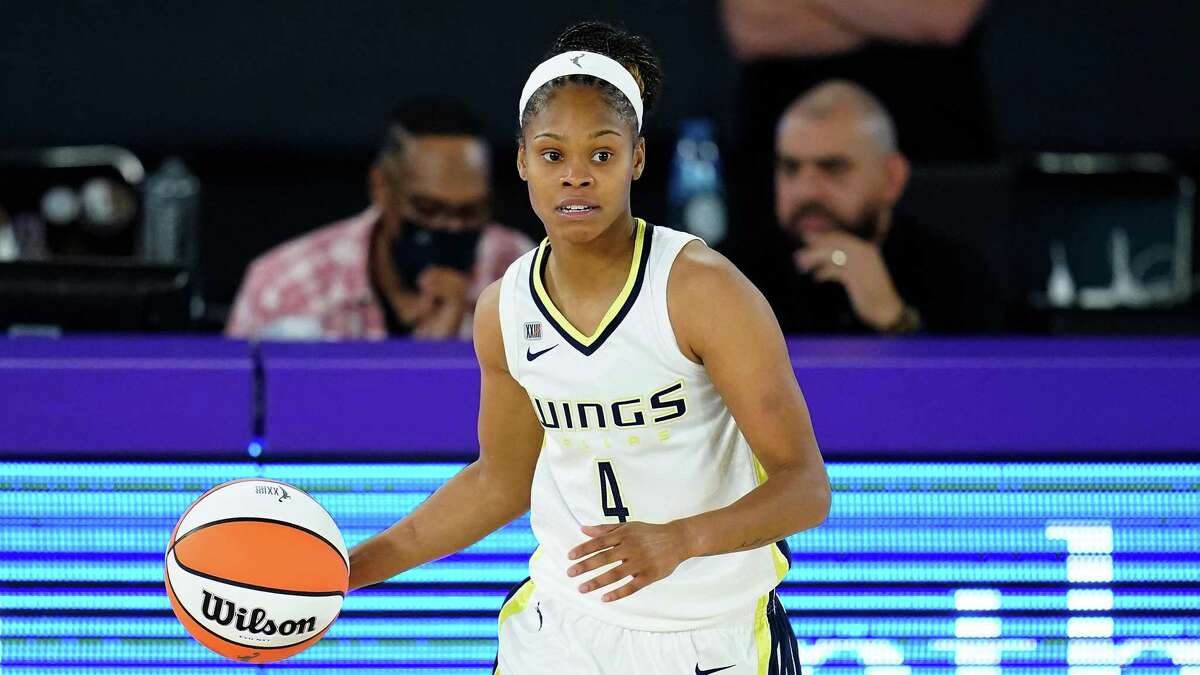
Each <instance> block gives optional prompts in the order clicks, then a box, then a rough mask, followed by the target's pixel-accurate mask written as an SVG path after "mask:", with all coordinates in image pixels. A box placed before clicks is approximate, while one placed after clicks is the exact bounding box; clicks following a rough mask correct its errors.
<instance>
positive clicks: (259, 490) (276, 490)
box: [254, 485, 292, 501]
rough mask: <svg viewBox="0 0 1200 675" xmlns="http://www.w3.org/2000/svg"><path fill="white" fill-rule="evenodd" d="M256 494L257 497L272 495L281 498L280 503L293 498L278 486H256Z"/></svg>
mask: <svg viewBox="0 0 1200 675" xmlns="http://www.w3.org/2000/svg"><path fill="white" fill-rule="evenodd" d="M254 494H256V495H271V496H272V497H279V501H283V500H285V499H291V498H292V497H291V495H289V494H288V493H287V490H284V489H283V488H282V487H280V486H278V485H255V486H254Z"/></svg>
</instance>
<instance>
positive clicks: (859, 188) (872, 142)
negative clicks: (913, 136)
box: [745, 80, 989, 334]
mask: <svg viewBox="0 0 1200 675" xmlns="http://www.w3.org/2000/svg"><path fill="white" fill-rule="evenodd" d="M909 175H910V167H909V162H908V160H907V159H906V158H905V157H904V155H902V154H901V153H900V152H899V150H898V148H897V143H896V130H895V128H894V126H893V123H892V120H891V118H890V116H889V115H888V113H887V111H886V110H885V109H884V108H883V106H882V105H881V104H880V103H879V101H878V100H877V99H876V98H875V97H874V96H872V95H871V94H870V93H869V92H867V91H866V90H865V89H863V88H862V87H859V86H858V85H855V84H853V83H851V82H848V81H840V80H834V81H828V82H825V83H822V84H820V85H818V86H816V87H814V88H813V89H811V90H809V91H808V92H805V93H804V94H802V95H801V96H800V97H798V98H797V99H796V100H795V101H793V102H792V104H791V105H789V106H788V108H787V109H786V110H785V111H784V113H783V115H782V116H781V117H780V119H779V121H778V124H777V126H776V134H775V180H774V183H775V216H776V219H777V221H778V223H777V224H778V227H777V228H772V229H771V231H770V232H768V233H766V237H765V240H764V239H759V240H758V241H757V242H756V246H755V248H756V251H754V254H755V256H756V258H757V260H756V261H755V262H750V263H748V264H747V265H745V267H746V269H747V273H748V274H749V275H750V276H751V277H752V278H754V280H755V282H756V283H757V284H758V285H759V287H760V288H761V289H762V290H763V291H764V293H765V294H766V295H767V297H768V299H769V300H770V301H771V304H772V306H773V307H774V308H775V312H776V314H777V316H778V318H779V322H780V325H781V326H782V328H783V330H784V332H787V333H850V334H862V333H868V334H869V333H877V334H907V333H917V332H924V331H929V332H937V333H956V332H966V331H971V330H974V329H975V327H973V326H971V325H970V321H969V320H968V319H966V318H965V317H966V316H968V315H969V314H970V312H967V311H965V308H966V306H967V305H966V303H969V302H987V301H989V300H988V298H981V297H969V296H968V295H967V294H968V293H969V291H967V286H968V284H966V283H964V281H963V280H964V279H966V278H967V276H968V275H966V274H965V273H964V270H963V269H962V264H963V260H962V257H961V255H960V254H959V253H957V252H956V251H955V250H954V248H953V247H952V246H950V245H948V244H947V243H945V242H942V241H938V240H937V239H935V238H933V237H931V236H929V235H928V234H927V233H926V232H924V231H923V230H921V229H920V228H919V227H917V226H916V224H915V223H913V222H911V221H907V220H905V219H903V218H900V217H898V216H897V215H896V213H895V206H896V203H897V202H898V201H899V200H900V197H901V196H902V195H903V194H904V190H905V187H906V186H907V184H908V179H909Z"/></svg>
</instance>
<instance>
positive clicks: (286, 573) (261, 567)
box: [165, 478, 350, 663]
mask: <svg viewBox="0 0 1200 675" xmlns="http://www.w3.org/2000/svg"><path fill="white" fill-rule="evenodd" d="M349 569H350V563H349V556H348V555H347V553H346V545H345V543H344V542H343V541H342V534H341V532H340V531H338V527H337V524H336V523H334V521H333V518H332V517H331V516H330V515H329V513H328V512H326V511H325V509H324V508H322V507H321V505H320V504H318V503H317V501H316V500H314V499H313V498H312V497H310V496H308V495H307V494H305V493H304V492H303V491H301V490H300V489H298V488H296V487H293V486H291V485H288V484H286V483H280V482H279V481H274V480H270V479H264V478H250V479H242V480H235V481H231V482H228V483H222V484H221V485H218V486H216V487H214V488H213V489H211V490H209V491H208V492H206V493H204V494H203V495H202V496H201V497H200V498H199V499H197V500H196V501H195V502H193V503H192V505H191V506H190V507H188V509H187V511H185V512H184V514H183V517H182V518H180V519H179V523H178V524H176V526H175V530H174V531H173V532H172V533H171V541H170V544H169V545H168V546H167V558H166V571H165V577H166V585H167V595H168V596H169V597H170V599H171V608H172V609H173V610H175V616H176V617H178V618H179V621H180V622H181V623H183V625H184V627H185V628H187V630H188V632H189V633H191V634H192V637H194V638H196V639H197V640H198V641H199V642H200V643H201V644H203V645H204V646H205V647H208V648H209V649H211V650H213V651H214V652H216V653H218V654H220V655H222V656H225V657H228V658H230V659H235V660H237V661H241V662H243V663H269V662H271V661H279V660H281V659H285V658H287V657H289V656H292V655H293V654H297V653H299V652H302V651H304V650H305V649H307V648H309V647H311V646H312V645H313V644H315V643H316V642H317V640H319V639H320V638H321V636H322V635H324V634H325V631H326V630H328V629H329V626H330V624H332V623H333V621H334V619H336V618H337V616H338V612H339V611H341V608H342V600H343V599H344V598H345V595H346V589H347V586H348V583H349V577H350V575H349Z"/></svg>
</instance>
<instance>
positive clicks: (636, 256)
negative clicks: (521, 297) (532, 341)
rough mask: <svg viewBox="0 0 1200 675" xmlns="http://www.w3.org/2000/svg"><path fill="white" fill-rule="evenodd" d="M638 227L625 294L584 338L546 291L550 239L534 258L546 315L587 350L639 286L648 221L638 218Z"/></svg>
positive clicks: (536, 288) (535, 282) (536, 290)
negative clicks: (545, 274)
mask: <svg viewBox="0 0 1200 675" xmlns="http://www.w3.org/2000/svg"><path fill="white" fill-rule="evenodd" d="M634 221H635V223H636V225H637V232H636V233H635V234H634V242H633V261H632V262H631V263H630V265H629V275H628V276H626V277H625V285H624V286H622V287H621V292H620V293H618V294H617V297H616V298H614V299H613V301H612V304H610V305H609V306H608V311H607V312H605V313H604V318H602V319H600V323H599V325H597V326H596V330H595V331H593V332H592V334H591V335H584V334H583V332H582V331H580V330H579V329H578V328H576V327H575V326H574V325H572V324H571V322H570V321H568V320H567V317H566V316H565V315H563V313H562V312H560V311H559V310H558V307H556V306H555V305H554V301H553V300H551V299H550V294H549V293H547V292H546V286H545V284H543V283H542V269H543V266H544V265H545V263H546V253H547V251H549V250H550V238H549V237H546V238H545V239H543V240H542V243H541V244H540V245H539V246H538V252H537V256H536V257H535V258H534V259H533V290H534V293H536V294H537V296H538V299H539V300H541V304H542V305H543V306H544V307H545V309H546V313H547V314H548V315H549V317H548V318H549V319H551V320H552V321H553V322H554V323H555V324H557V327H558V328H559V329H561V330H562V331H564V332H566V333H567V334H568V335H570V336H571V338H572V339H574V340H575V341H576V342H578V343H579V344H581V345H583V346H584V347H591V346H592V343H593V342H595V341H596V340H597V339H598V338H599V337H600V336H601V335H603V334H604V331H605V329H606V328H608V326H609V324H610V323H612V322H613V320H614V319H615V318H616V317H617V315H619V314H621V310H622V309H624V308H625V305H626V303H627V302H630V301H631V300H632V299H631V298H630V295H631V294H632V293H633V290H634V287H635V286H636V285H637V280H638V276H639V272H640V271H641V269H642V266H643V265H644V264H645V262H644V261H643V260H642V248H643V247H644V246H645V244H646V221H644V220H642V219H641V218H635V219H634Z"/></svg>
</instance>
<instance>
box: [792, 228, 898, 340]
mask: <svg viewBox="0 0 1200 675" xmlns="http://www.w3.org/2000/svg"><path fill="white" fill-rule="evenodd" d="M805 244H806V245H805V246H804V248H801V249H799V250H797V251H796V256H795V262H796V268H797V269H799V270H800V271H802V272H805V273H809V274H812V276H813V278H814V279H816V280H817V281H822V282H824V281H832V282H836V283H839V284H841V285H842V286H843V287H844V288H845V289H846V294H847V295H848V296H849V298H850V304H851V306H852V307H853V308H854V313H855V314H856V315H858V318H859V320H861V321H862V322H863V323H865V324H867V325H868V326H870V327H871V328H874V329H875V330H877V331H886V330H889V329H890V328H891V327H892V326H894V325H896V323H897V321H899V319H900V316H901V314H903V312H904V300H903V298H901V297H900V294H899V293H898V292H897V291H896V285H895V284H894V283H893V282H892V275H891V273H890V272H888V268H887V265H886V264H885V263H884V261H883V254H882V253H881V252H880V250H879V247H878V246H876V245H875V244H873V243H871V242H869V241H866V240H864V239H860V238H859V237H856V236H854V235H852V234H848V233H846V232H839V231H831V232H820V233H813V234H809V235H806V236H805Z"/></svg>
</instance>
